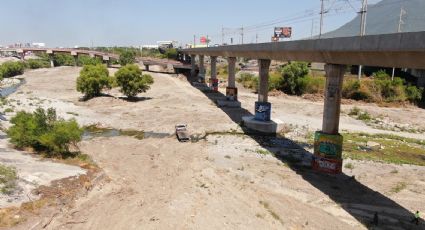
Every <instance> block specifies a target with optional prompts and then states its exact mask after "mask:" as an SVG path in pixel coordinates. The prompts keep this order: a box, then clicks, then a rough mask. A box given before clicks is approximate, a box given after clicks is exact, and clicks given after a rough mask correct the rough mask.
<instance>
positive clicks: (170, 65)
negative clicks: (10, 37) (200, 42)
mask: <svg viewBox="0 0 425 230" xmlns="http://www.w3.org/2000/svg"><path fill="white" fill-rule="evenodd" d="M0 52H3V53H5V52H12V53H16V54H17V55H18V56H19V57H20V58H21V59H22V60H23V59H24V58H25V55H26V54H27V53H28V52H33V53H36V52H43V53H46V54H48V55H49V56H50V65H51V66H52V67H54V63H53V54H55V53H67V54H70V55H72V56H73V57H74V58H75V64H77V60H78V55H89V56H90V57H93V58H94V57H100V58H101V59H102V60H103V61H104V62H105V63H107V64H108V65H109V64H110V61H111V60H118V59H119V57H120V56H119V55H118V54H114V53H106V52H99V51H94V50H83V49H73V48H6V49H0ZM137 62H139V63H140V64H141V65H144V66H145V69H146V70H147V71H149V66H151V65H159V66H163V67H165V68H167V70H170V71H179V70H190V69H191V66H190V64H187V63H185V62H181V61H176V60H169V59H159V58H149V57H139V58H137Z"/></svg>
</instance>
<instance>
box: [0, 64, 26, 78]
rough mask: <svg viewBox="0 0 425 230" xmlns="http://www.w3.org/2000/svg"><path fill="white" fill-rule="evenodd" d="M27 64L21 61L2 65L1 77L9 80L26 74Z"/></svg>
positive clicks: (0, 68) (0, 69) (0, 67)
mask: <svg viewBox="0 0 425 230" xmlns="http://www.w3.org/2000/svg"><path fill="white" fill-rule="evenodd" d="M24 70H25V63H23V62H20V61H7V62H4V63H3V64H2V65H0V77H1V78H8V77H14V76H16V75H21V74H23V73H24Z"/></svg>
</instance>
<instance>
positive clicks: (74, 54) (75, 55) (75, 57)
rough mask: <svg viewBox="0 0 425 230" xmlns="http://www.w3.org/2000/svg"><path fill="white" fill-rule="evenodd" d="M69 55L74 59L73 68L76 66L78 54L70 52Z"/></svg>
mask: <svg viewBox="0 0 425 230" xmlns="http://www.w3.org/2000/svg"><path fill="white" fill-rule="evenodd" d="M71 55H72V56H73V57H74V66H78V53H77V52H75V51H71Z"/></svg>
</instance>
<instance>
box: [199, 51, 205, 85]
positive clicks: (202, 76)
mask: <svg viewBox="0 0 425 230" xmlns="http://www.w3.org/2000/svg"><path fill="white" fill-rule="evenodd" d="M204 59H205V58H204V55H199V74H198V76H199V81H200V82H201V83H205V65H204Z"/></svg>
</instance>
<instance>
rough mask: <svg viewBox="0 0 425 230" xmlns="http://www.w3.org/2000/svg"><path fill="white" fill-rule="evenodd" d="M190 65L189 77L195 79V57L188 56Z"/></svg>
mask: <svg viewBox="0 0 425 230" xmlns="http://www.w3.org/2000/svg"><path fill="white" fill-rule="evenodd" d="M190 63H191V64H192V68H191V69H190V76H191V77H196V55H190Z"/></svg>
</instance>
